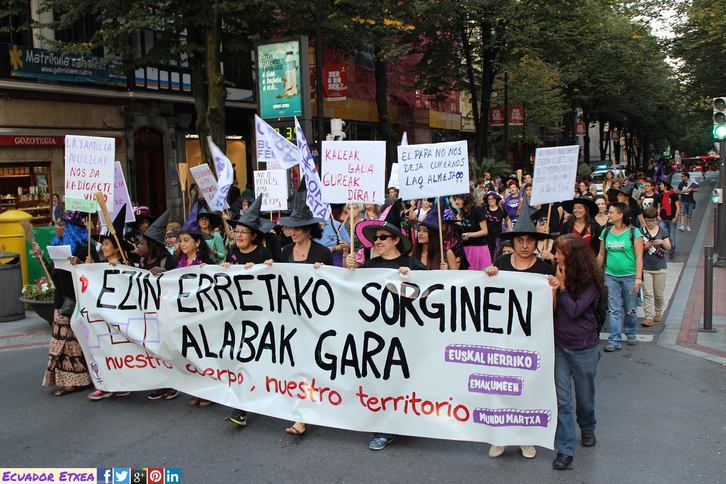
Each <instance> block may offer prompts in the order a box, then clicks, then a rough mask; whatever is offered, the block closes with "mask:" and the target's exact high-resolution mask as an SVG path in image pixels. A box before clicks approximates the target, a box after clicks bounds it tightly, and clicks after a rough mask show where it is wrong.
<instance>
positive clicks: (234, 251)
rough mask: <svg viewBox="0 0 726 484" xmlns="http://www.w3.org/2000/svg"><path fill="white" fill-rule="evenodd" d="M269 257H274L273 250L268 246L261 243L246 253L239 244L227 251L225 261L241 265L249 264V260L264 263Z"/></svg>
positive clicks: (254, 262)
mask: <svg viewBox="0 0 726 484" xmlns="http://www.w3.org/2000/svg"><path fill="white" fill-rule="evenodd" d="M269 259H272V252H271V251H270V250H269V249H268V248H267V247H263V246H261V245H258V246H257V247H255V249H254V250H253V251H251V252H248V253H246V254H245V253H243V252H241V251H240V250H239V249H238V248H237V246H234V247H232V248H231V249H230V250H229V251H228V252H227V256H226V257H225V258H224V260H225V262H229V263H230V264H240V265H244V264H247V263H248V262H251V263H253V264H262V263H263V262H265V261H266V260H269Z"/></svg>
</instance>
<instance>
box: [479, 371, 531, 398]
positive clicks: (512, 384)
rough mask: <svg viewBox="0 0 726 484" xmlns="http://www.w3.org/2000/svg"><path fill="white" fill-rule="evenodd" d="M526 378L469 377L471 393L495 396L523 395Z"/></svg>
mask: <svg viewBox="0 0 726 484" xmlns="http://www.w3.org/2000/svg"><path fill="white" fill-rule="evenodd" d="M523 386H524V378H522V377H521V376H505V375H483V374H481V373H474V374H472V375H470V376H469V391H470V392H477V393H490V394H493V395H521V394H522V387H523Z"/></svg>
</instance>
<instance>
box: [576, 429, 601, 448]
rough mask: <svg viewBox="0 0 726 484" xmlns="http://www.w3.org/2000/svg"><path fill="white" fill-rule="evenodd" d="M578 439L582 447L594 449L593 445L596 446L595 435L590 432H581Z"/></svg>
mask: <svg viewBox="0 0 726 484" xmlns="http://www.w3.org/2000/svg"><path fill="white" fill-rule="evenodd" d="M580 439H581V440H582V446H583V447H595V444H597V439H596V438H595V434H594V433H592V432H583V433H582V435H581V436H580Z"/></svg>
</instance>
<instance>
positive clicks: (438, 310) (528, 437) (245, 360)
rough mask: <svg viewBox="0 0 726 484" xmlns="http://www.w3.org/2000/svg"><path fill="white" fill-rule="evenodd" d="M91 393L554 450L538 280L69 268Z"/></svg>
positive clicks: (547, 319) (301, 270)
mask: <svg viewBox="0 0 726 484" xmlns="http://www.w3.org/2000/svg"><path fill="white" fill-rule="evenodd" d="M74 281H75V283H76V291H77V295H78V306H77V309H76V312H75V314H74V316H73V318H72V326H73V330H74V331H75V333H76V335H77V336H78V338H79V341H80V343H81V346H82V347H83V351H84V353H85V355H86V359H87V360H88V363H89V367H90V369H91V375H92V378H93V380H94V383H95V384H96V386H97V387H99V388H103V389H106V390H109V391H124V390H129V391H139V390H152V389H156V388H164V387H173V388H177V389H179V390H181V391H183V392H185V393H189V394H192V395H196V396H199V397H202V398H206V399H210V400H213V401H216V402H218V403H221V404H224V405H228V406H230V407H235V408H242V409H245V410H248V411H250V412H255V413H261V414H265V415H271V416H274V417H278V418H282V419H286V420H297V421H303V422H306V423H310V424H318V425H326V426H331V427H339V428H345V429H351V430H361V431H363V430H366V431H380V432H390V433H395V434H405V435H414V436H421V437H435V438H442V439H456V440H471V441H482V442H490V443H493V444H500V445H504V444H510V445H518V444H532V445H540V446H543V447H548V448H552V444H553V440H554V432H555V427H556V424H557V418H556V415H557V414H556V411H557V407H556V397H555V389H554V379H553V365H554V357H553V334H552V295H551V290H550V289H549V287H548V285H547V279H546V278H545V277H544V276H540V275H536V274H513V273H507V272H500V273H499V274H498V275H497V276H495V277H491V278H488V277H487V276H485V275H483V274H482V273H481V272H468V271H461V272H450V271H430V272H425V271H421V272H413V273H410V274H408V275H406V276H401V275H399V274H398V272H397V271H394V270H388V269H358V270H355V271H351V270H347V269H341V268H337V267H322V268H320V269H317V270H313V269H312V268H311V267H310V266H308V265H299V264H274V265H273V266H272V267H268V266H264V265H258V266H255V267H253V268H251V269H244V268H243V267H239V266H233V267H231V268H230V269H223V268H221V267H219V266H211V265H207V266H204V267H201V268H200V267H190V268H185V269H177V270H174V271H170V272H167V273H164V274H162V275H160V276H158V277H157V276H154V275H152V274H151V273H149V272H148V271H144V270H141V269H136V268H132V267H125V266H115V267H112V266H110V265H108V264H88V265H86V264H83V265H79V266H76V267H75V268H74Z"/></svg>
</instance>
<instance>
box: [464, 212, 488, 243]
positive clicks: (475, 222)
mask: <svg viewBox="0 0 726 484" xmlns="http://www.w3.org/2000/svg"><path fill="white" fill-rule="evenodd" d="M485 221H486V215H485V213H484V209H483V208H482V207H472V208H471V212H469V213H468V214H467V215H464V214H463V213H462V214H461V228H462V231H463V232H464V233H467V232H479V231H480V230H481V226H480V225H479V224H480V223H481V222H485ZM487 228H488V225H487ZM464 245H487V238H486V237H476V238H473V239H467V240H465V241H464Z"/></svg>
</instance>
